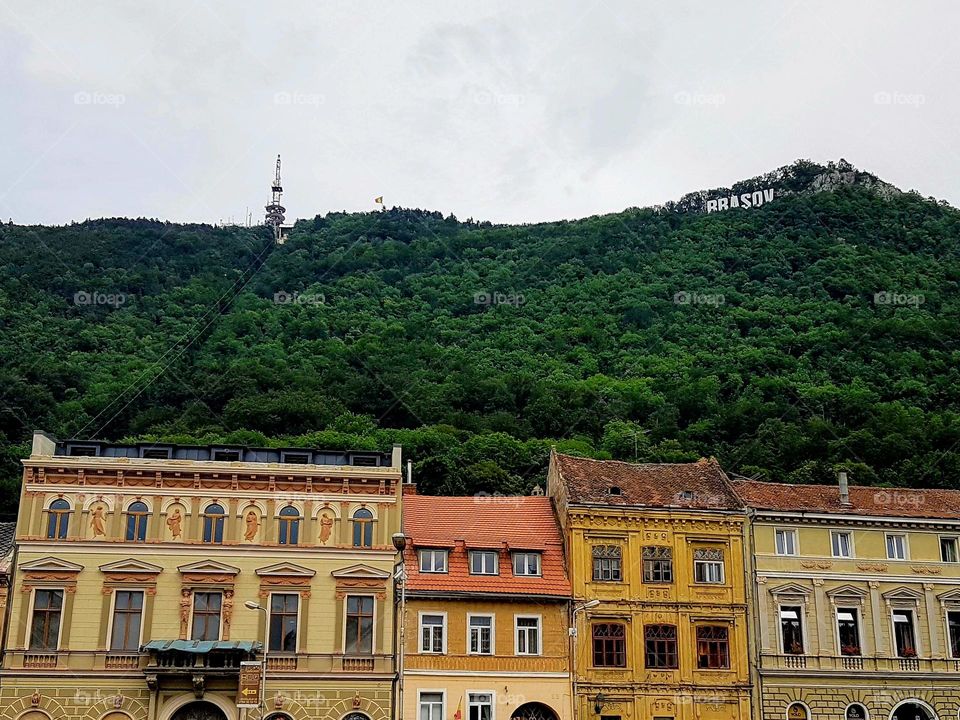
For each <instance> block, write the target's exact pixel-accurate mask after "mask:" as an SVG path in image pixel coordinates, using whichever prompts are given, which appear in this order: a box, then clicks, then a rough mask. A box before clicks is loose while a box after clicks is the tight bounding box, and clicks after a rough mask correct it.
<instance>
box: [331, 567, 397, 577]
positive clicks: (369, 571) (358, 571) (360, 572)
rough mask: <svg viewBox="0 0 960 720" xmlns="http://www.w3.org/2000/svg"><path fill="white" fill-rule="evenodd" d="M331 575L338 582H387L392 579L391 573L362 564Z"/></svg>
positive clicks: (335, 571)
mask: <svg viewBox="0 0 960 720" xmlns="http://www.w3.org/2000/svg"><path fill="white" fill-rule="evenodd" d="M330 574H331V575H333V577H335V578H336V579H337V580H350V579H365V580H381V581H386V579H387V578H389V577H390V573H388V572H387V571H386V570H380V569H378V568H375V567H371V566H369V565H364V564H362V563H358V564H357V565H351V566H350V567H345V568H341V569H339V570H334V571H333V572H332V573H330Z"/></svg>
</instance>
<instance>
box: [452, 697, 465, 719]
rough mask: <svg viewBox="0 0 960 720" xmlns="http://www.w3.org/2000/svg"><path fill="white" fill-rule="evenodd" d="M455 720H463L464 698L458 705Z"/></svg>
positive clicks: (454, 715)
mask: <svg viewBox="0 0 960 720" xmlns="http://www.w3.org/2000/svg"><path fill="white" fill-rule="evenodd" d="M453 720H463V697H461V698H460V702H458V703H457V711H456V712H455V713H454V714H453Z"/></svg>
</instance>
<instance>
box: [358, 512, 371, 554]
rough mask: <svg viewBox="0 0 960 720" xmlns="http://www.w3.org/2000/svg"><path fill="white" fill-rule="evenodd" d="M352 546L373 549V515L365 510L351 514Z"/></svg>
mask: <svg viewBox="0 0 960 720" xmlns="http://www.w3.org/2000/svg"><path fill="white" fill-rule="evenodd" d="M353 546H354V547H373V513H372V512H370V511H369V510H367V509H366V508H360V509H359V510H357V511H356V512H355V513H354V514H353Z"/></svg>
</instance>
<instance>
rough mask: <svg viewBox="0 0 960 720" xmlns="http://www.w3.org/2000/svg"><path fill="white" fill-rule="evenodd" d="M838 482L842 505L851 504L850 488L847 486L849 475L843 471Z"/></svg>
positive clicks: (839, 473)
mask: <svg viewBox="0 0 960 720" xmlns="http://www.w3.org/2000/svg"><path fill="white" fill-rule="evenodd" d="M837 481H838V482H839V483H840V504H841V505H849V504H850V486H849V485H847V473H846V472H845V471H843V470H841V471H840V472H838V473H837Z"/></svg>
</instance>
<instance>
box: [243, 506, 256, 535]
mask: <svg viewBox="0 0 960 720" xmlns="http://www.w3.org/2000/svg"><path fill="white" fill-rule="evenodd" d="M244 523H245V524H246V528H247V529H246V531H245V532H244V533H243V539H244V540H246V541H248V542H249V541H251V540H254V539H256V537H257V533H258V532H259V531H260V518H258V517H257V513H256V512H254V511H253V510H250V511H249V512H248V513H247V515H246V517H245V518H244Z"/></svg>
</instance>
